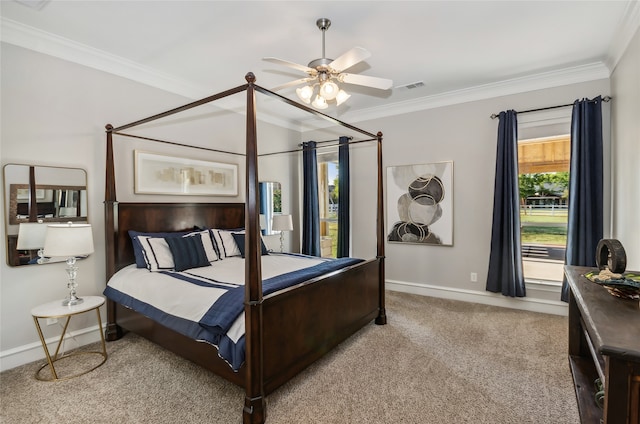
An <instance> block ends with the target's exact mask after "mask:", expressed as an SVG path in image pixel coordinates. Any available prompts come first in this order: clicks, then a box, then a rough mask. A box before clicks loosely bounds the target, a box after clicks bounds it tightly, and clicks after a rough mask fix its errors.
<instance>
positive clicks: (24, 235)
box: [16, 220, 47, 260]
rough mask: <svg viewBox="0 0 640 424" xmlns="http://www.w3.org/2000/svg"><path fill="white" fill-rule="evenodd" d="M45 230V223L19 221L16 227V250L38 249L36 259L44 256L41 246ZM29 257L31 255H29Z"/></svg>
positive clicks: (42, 245)
mask: <svg viewBox="0 0 640 424" xmlns="http://www.w3.org/2000/svg"><path fill="white" fill-rule="evenodd" d="M46 231H47V225H46V224H43V223H42V220H40V221H38V222H21V223H20V226H19V227H18V241H17V243H16V249H18V250H29V251H31V250H38V260H41V259H42V258H43V257H44V254H43V253H42V248H43V247H44V235H45V232H46ZM30 258H31V259H33V257H32V256H31V255H30Z"/></svg>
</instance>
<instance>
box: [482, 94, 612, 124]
mask: <svg viewBox="0 0 640 424" xmlns="http://www.w3.org/2000/svg"><path fill="white" fill-rule="evenodd" d="M610 100H611V96H604V97H603V98H602V101H603V102H609V101H610ZM569 106H573V103H569V104H566V105H557V106H548V107H541V108H538V109H529V110H523V111H522V112H518V111H516V113H517V114H520V115H521V114H523V113H529V112H540V111H542V110H549V109H558V108H561V107H569ZM498 116H500V115H499V114H495V113H494V114H492V115H491V116H489V117H490V118H491V119H496V118H497V117H498Z"/></svg>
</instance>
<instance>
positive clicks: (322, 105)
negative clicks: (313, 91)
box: [311, 94, 329, 109]
mask: <svg viewBox="0 0 640 424" xmlns="http://www.w3.org/2000/svg"><path fill="white" fill-rule="evenodd" d="M311 105H312V106H313V107H315V108H317V109H326V108H328V107H329V105H328V104H327V101H326V100H325V99H324V97H322V96H321V95H319V94H318V95H317V96H316V98H315V100H314V101H313V103H311Z"/></svg>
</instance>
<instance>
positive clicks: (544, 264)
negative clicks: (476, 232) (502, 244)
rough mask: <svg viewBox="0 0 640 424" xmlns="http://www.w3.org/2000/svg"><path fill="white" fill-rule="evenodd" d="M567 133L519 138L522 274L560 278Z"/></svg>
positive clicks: (564, 228)
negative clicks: (525, 138)
mask: <svg viewBox="0 0 640 424" xmlns="http://www.w3.org/2000/svg"><path fill="white" fill-rule="evenodd" d="M570 153H571V143H570V136H569V135H560V136H554V137H545V138H535V139H527V140H519V142H518V172H519V183H520V224H521V243H522V259H523V266H524V277H525V279H527V280H547V281H562V277H563V269H562V266H563V264H564V254H565V248H566V244H567V217H568V214H567V205H568V195H569V160H570Z"/></svg>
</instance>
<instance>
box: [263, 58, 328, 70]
mask: <svg viewBox="0 0 640 424" xmlns="http://www.w3.org/2000/svg"><path fill="white" fill-rule="evenodd" d="M262 60H265V61H267V62H271V63H275V64H277V65H284V66H288V67H289V68H293V69H297V70H299V71H302V72H306V73H313V72H316V70H315V69H311V68H309V67H308V66H304V65H299V64H297V63H293V62H289V61H288V60H282V59H278V58H277V57H263V58H262Z"/></svg>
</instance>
